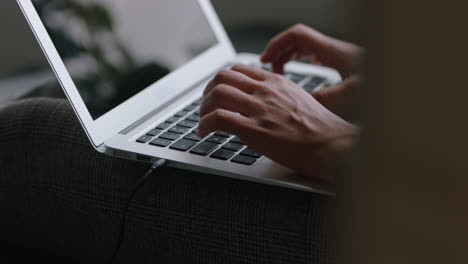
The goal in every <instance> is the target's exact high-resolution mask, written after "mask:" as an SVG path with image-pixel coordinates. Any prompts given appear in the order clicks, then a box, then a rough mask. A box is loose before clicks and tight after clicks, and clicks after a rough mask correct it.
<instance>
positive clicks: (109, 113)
mask: <svg viewBox="0 0 468 264" xmlns="http://www.w3.org/2000/svg"><path fill="white" fill-rule="evenodd" d="M17 2H18V4H19V6H20V8H21V10H22V12H23V13H24V15H25V17H26V19H27V21H28V23H29V25H30V27H31V29H32V31H33V33H34V35H35V36H36V38H37V40H38V42H39V44H40V46H41V48H42V50H43V51H44V53H45V55H46V57H47V59H48V61H49V63H50V65H51V67H52V69H53V71H54V72H55V75H56V77H57V79H58V81H59V82H60V84H61V86H62V88H63V90H64V92H65V94H66V96H67V98H68V100H69V101H70V104H71V106H72V107H73V109H74V111H75V113H76V115H77V116H78V118H79V120H80V122H81V124H82V126H83V129H84V130H85V131H86V134H87V136H88V138H89V140H90V142H91V144H92V145H93V147H94V148H95V149H96V150H97V151H99V152H101V153H104V154H107V155H110V156H114V157H118V158H124V159H130V160H137V161H141V162H148V163H150V162H155V161H157V160H158V159H161V158H164V159H167V160H168V161H169V163H168V166H172V167H176V168H182V169H186V170H192V171H197V172H203V173H209V174H213V175H219V176H225V177H231V178H236V179H241V180H248V181H254V182H258V183H263V184H271V185H275V186H281V187H286V188H292V189H298V190H303V191H309V192H317V193H322V194H333V189H332V188H331V187H330V186H326V185H324V184H322V183H320V182H317V181H314V180H312V179H307V178H305V177H303V176H301V175H299V174H297V173H295V172H294V171H292V170H290V169H288V168H286V167H283V166H281V165H279V164H277V163H275V162H273V161H271V160H270V159H268V158H267V157H265V156H263V155H262V154H261V153H257V152H255V151H254V150H252V149H250V148H249V147H248V146H245V145H244V144H243V143H242V142H241V140H239V138H237V137H236V136H235V135H230V134H227V133H224V132H222V131H219V132H216V133H213V134H211V135H209V136H208V137H206V138H199V137H198V136H197V135H196V131H197V126H198V121H199V119H200V117H199V106H200V104H201V100H202V98H201V96H202V93H203V90H204V88H205V87H206V85H207V83H208V82H209V81H210V80H211V78H212V77H213V76H214V75H215V74H216V73H217V72H218V71H220V70H221V69H225V68H229V67H231V66H233V65H234V64H239V63H242V64H249V65H257V66H258V67H264V68H265V69H267V66H265V65H262V64H261V63H260V61H259V56H258V55H255V54H236V52H235V50H234V48H233V46H232V44H231V41H230V40H229V38H228V36H227V34H226V32H225V30H224V28H223V26H222V25H221V23H220V21H219V19H218V17H217V14H216V12H215V10H214V9H213V7H212V5H211V3H210V2H209V1H208V0H160V1H154V0H138V1H128V0H94V1H90V0H67V1H64V0H17ZM285 72H286V77H288V78H290V79H291V80H292V81H294V82H296V83H297V84H298V85H299V86H301V87H303V88H304V89H306V90H307V91H309V92H310V91H313V90H317V89H321V88H324V87H326V86H329V85H334V84H336V83H339V82H340V81H341V78H340V76H339V74H338V73H337V72H336V71H335V70H333V69H330V68H326V67H321V66H317V65H310V64H305V63H299V62H291V63H289V64H287V65H286V67H285ZM311 162H312V163H313V161H311Z"/></svg>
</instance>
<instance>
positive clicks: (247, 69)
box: [232, 64, 270, 81]
mask: <svg viewBox="0 0 468 264" xmlns="http://www.w3.org/2000/svg"><path fill="white" fill-rule="evenodd" d="M232 70H233V71H236V72H239V73H242V74H244V75H246V76H248V77H250V78H252V79H254V80H257V81H264V80H266V79H267V78H268V74H270V72H267V71H265V70H263V69H261V68H259V67H256V66H250V65H245V64H237V65H234V67H232Z"/></svg>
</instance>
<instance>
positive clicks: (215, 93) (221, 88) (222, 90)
mask: <svg viewBox="0 0 468 264" xmlns="http://www.w3.org/2000/svg"><path fill="white" fill-rule="evenodd" d="M227 89H228V88H227V86H225V85H223V84H219V85H217V86H215V87H214V88H213V90H212V91H211V95H212V97H213V99H214V100H220V99H222V98H224V97H225V96H226V91H227Z"/></svg>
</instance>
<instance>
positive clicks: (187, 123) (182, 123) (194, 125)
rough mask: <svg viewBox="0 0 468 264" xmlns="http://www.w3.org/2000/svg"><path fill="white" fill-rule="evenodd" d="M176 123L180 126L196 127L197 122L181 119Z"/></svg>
mask: <svg viewBox="0 0 468 264" xmlns="http://www.w3.org/2000/svg"><path fill="white" fill-rule="evenodd" d="M177 125H178V126H181V127H187V128H192V127H196V126H197V123H196V122H192V121H187V120H183V121H180V122H179V123H178V124H177Z"/></svg>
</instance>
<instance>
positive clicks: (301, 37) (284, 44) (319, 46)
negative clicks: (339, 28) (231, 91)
mask: <svg viewBox="0 0 468 264" xmlns="http://www.w3.org/2000/svg"><path fill="white" fill-rule="evenodd" d="M364 53H365V51H364V49H363V48H361V47H359V46H357V45H354V44H352V43H348V42H344V41H341V40H338V39H335V38H332V37H329V36H326V35H324V34H322V33H320V32H318V31H316V30H314V29H312V28H310V27H307V26H305V25H301V24H299V25H296V26H293V27H292V28H290V29H288V30H286V31H284V32H283V33H281V34H279V35H278V36H276V37H275V38H273V39H272V40H271V41H270V43H269V44H268V46H267V48H266V49H265V52H264V53H263V55H262V57H261V60H262V62H264V63H271V64H272V66H273V71H274V72H275V73H278V74H283V71H284V65H285V64H286V63H287V62H289V61H291V60H294V59H298V58H303V57H309V58H311V59H312V58H313V60H314V61H315V62H318V63H319V64H322V65H324V66H327V67H331V68H334V69H336V70H337V71H338V72H339V73H340V75H341V77H342V78H343V82H342V83H340V84H338V85H335V86H332V87H327V88H325V89H321V90H319V91H316V92H313V93H312V96H314V97H315V98H316V99H317V100H318V101H319V102H320V103H322V104H323V105H324V106H325V107H327V108H329V109H332V108H335V107H337V106H340V105H343V104H349V103H352V102H350V101H351V100H352V99H351V98H352V97H353V95H354V93H355V90H356V89H357V88H358V87H359V86H360V85H361V83H362V81H363V75H362V65H363V61H364Z"/></svg>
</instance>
